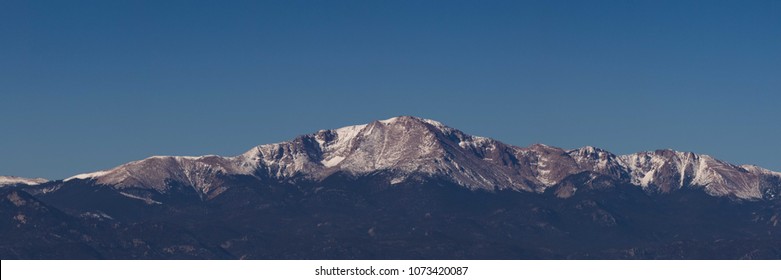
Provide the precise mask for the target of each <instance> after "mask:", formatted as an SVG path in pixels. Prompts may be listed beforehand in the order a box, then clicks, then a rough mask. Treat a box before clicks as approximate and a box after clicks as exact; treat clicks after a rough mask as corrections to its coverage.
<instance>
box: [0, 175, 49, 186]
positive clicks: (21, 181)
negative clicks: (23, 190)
mask: <svg viewBox="0 0 781 280" xmlns="http://www.w3.org/2000/svg"><path fill="white" fill-rule="evenodd" d="M48 181H49V180H46V179H43V178H35V179H30V178H22V177H15V176H0V187H3V186H11V185H30V186H32V185H39V184H43V183H46V182H48Z"/></svg>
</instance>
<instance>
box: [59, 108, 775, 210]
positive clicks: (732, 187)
mask: <svg viewBox="0 0 781 280" xmlns="http://www.w3.org/2000/svg"><path fill="white" fill-rule="evenodd" d="M335 172H344V173H348V174H353V175H356V176H360V175H364V174H376V173H378V172H382V173H385V174H390V177H389V184H399V183H402V182H404V181H407V180H409V179H412V178H421V177H423V178H434V177H435V178H445V179H447V180H450V181H452V182H453V183H457V184H459V185H462V186H464V187H467V188H471V189H489V190H494V189H514V190H523V191H534V192H542V191H544V190H545V189H546V188H549V187H552V186H555V185H556V184H558V183H559V182H561V181H562V180H564V179H565V178H567V177H568V176H572V175H574V174H578V173H582V172H592V173H595V174H602V175H606V176H609V177H611V178H613V179H615V180H616V181H618V182H626V183H630V184H634V185H637V186H639V187H642V188H644V189H647V190H649V191H659V192H669V191H673V190H676V189H680V188H684V187H699V188H703V189H704V190H705V191H706V192H708V193H710V194H712V195H732V196H736V197H740V198H751V199H754V198H763V197H767V196H768V195H775V193H777V192H778V191H779V190H781V174H779V173H778V172H772V171H769V170H766V169H762V168H759V167H755V166H735V165H731V164H728V163H725V162H722V161H719V160H716V159H714V158H712V157H710V156H707V155H697V154H694V153H686V152H677V151H672V150H657V151H652V152H641V153H635V154H630V155H621V156H618V155H615V154H612V153H610V152H608V151H605V150H603V149H599V148H596V147H591V146H586V147H583V148H579V149H573V150H564V149H561V148H557V147H551V146H546V145H542V144H535V145H532V146H529V147H517V146H511V145H507V144H504V143H502V142H499V141H496V140H493V139H490V138H485V137H479V136H472V135H469V134H466V133H464V132H461V131H459V130H457V129H454V128H451V127H448V126H446V125H444V124H442V123H440V122H437V121H433V120H427V119H421V118H417V117H409V116H401V117H395V118H391V119H387V120H381V121H375V122H371V123H368V124H363V125H354V126H347V127H343V128H338V129H332V130H320V131H318V132H316V133H313V134H307V135H302V136H299V137H296V138H294V139H292V140H290V141H285V142H280V143H274V144H265V145H259V146H256V147H253V148H252V149H250V150H248V151H247V152H245V153H243V154H241V155H238V156H234V157H220V156H201V157H177V156H155V157H150V158H147V159H144V160H140V161H134V162H130V163H127V164H124V165H121V166H118V167H116V168H113V169H110V170H104V171H98V172H93V173H86V174H80V175H76V176H73V177H71V178H68V179H66V181H71V180H75V179H79V180H94V181H95V182H96V183H99V184H104V185H113V186H115V187H117V188H125V187H141V188H152V189H156V190H159V191H166V190H167V189H169V188H170V187H171V186H172V184H180V185H187V186H192V187H194V188H195V189H197V190H199V191H200V192H201V193H202V194H204V195H206V196H214V195H219V194H220V193H221V192H222V191H224V190H226V189H227V188H229V187H230V184H228V183H225V182H226V181H225V178H226V177H228V176H231V175H244V176H253V177H255V178H257V179H259V180H274V181H279V180H289V179H292V178H303V179H307V180H314V181H317V180H322V179H324V178H326V177H328V176H330V175H331V174H334V173H335Z"/></svg>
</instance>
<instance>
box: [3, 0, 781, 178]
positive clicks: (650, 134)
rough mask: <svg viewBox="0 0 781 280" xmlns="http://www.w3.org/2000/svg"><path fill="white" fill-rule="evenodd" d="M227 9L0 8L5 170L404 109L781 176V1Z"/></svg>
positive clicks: (515, 134) (489, 129)
mask: <svg viewBox="0 0 781 280" xmlns="http://www.w3.org/2000/svg"><path fill="white" fill-rule="evenodd" d="M225 2H227V1H148V2H146V1H2V2H0V131H2V132H0V133H2V134H0V175H17V176H26V177H46V178H50V179H61V178H65V177H68V176H70V175H73V174H76V173H81V172H87V171H94V170H99V169H106V168H110V167H113V166H116V165H118V164H121V163H124V162H127V161H131V160H137V159H141V158H145V157H147V156H151V155H201V154H219V155H235V154H239V153H241V152H244V151H245V150H248V149H249V148H251V147H252V146H255V145H258V144H264V143H271V142H278V141H283V140H287V139H290V138H293V137H295V136H296V135H299V134H304V133H310V132H314V131H316V130H319V129H324V128H336V127H341V126H345V125H351V124H360V123H367V122H369V121H372V120H377V119H385V118H390V117H393V116H398V115H415V116H420V117H425V118H431V119H436V120H439V121H441V122H443V123H445V124H448V125H450V126H453V127H456V128H459V129H462V130H464V131H465V132H467V133H470V134H475V135H481V136H488V137H492V138H496V139H498V140H501V141H504V142H507V143H510V144H514V145H518V146H527V145H530V144H533V143H545V144H549V145H554V146H560V147H563V148H576V147H580V146H585V145H592V146H597V147H602V148H605V149H608V150H610V151H612V152H615V153H619V154H624V153H631V152H636V151H644V150H653V149H659V148H672V149H677V150H684V151H693V152H698V153H705V154H710V155H713V156H715V157H717V158H721V159H724V160H727V161H730V162H733V163H738V164H744V163H752V164H757V165H760V166H763V167H766V168H770V169H774V170H777V171H781V147H779V143H781V125H779V122H780V121H781V108H779V107H781V2H779V1H267V2H264V1H246V2H245V1H231V3H225Z"/></svg>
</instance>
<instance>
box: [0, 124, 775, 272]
mask: <svg viewBox="0 0 781 280" xmlns="http://www.w3.org/2000/svg"><path fill="white" fill-rule="evenodd" d="M0 186H3V187H2V188H1V189H0V190H2V199H0V206H1V207H0V214H2V217H1V218H2V219H3V221H2V227H0V232H2V237H3V238H2V239H3V240H2V241H0V257H2V258H4V259H6V258H88V259H92V258H112V259H116V258H119V259H124V258H129V259H136V258H210V259H213V258H261V259H264V258H265V259H268V258H272V259H277V258H293V259H301V258H328V259H330V258H336V259H342V258H372V259H373V258H383V259H384V258H402V259H407V258H413V259H416V258H424V259H425V258H445V259H451V258H489V259H508V258H509V259H514V258H646V259H647V258H726V259H732V258H772V259H778V258H781V245H779V244H781V242H779V241H781V230H779V229H780V228H779V225H778V220H779V219H780V217H781V211H779V209H781V199H779V195H781V173H778V172H773V171H770V170H767V169H763V168H760V167H757V166H753V165H734V164H730V163H727V162H724V161H721V160H718V159H715V158H713V157H711V156H708V155H700V154H695V153H691V152H679V151H673V150H656V151H647V152H639V153H634V154H628V155H616V154H612V153H610V152H608V151H605V150H602V149H599V148H595V147H591V146H587V147H583V148H579V149H573V150H566V149H562V148H557V147H551V146H547V145H542V144H535V145H532V146H529V147H517V146H513V145H509V144H505V143H502V142H500V141H496V140H494V139H490V138H485V137H479V136H472V135H469V134H466V133H464V132H462V131H459V130H457V129H454V128H451V127H448V126H446V125H444V124H442V123H440V122H437V121H434V120H429V119H422V118H417V117H411V116H401V117H395V118H391V119H387V120H380V121H374V122H371V123H368V124H364V125H355V126H348V127H343V128H339V129H333V130H320V131H318V132H315V133H312V134H306V135H302V136H298V137H296V138H294V139H292V140H290V141H285V142H281V143H274V144H265V145H259V146H256V147H253V148H251V149H249V150H248V151H247V152H245V153H243V154H240V155H236V156H231V157H223V156H216V155H208V156H197V157H189V156H154V157H150V158H146V159H142V160H139V161H133V162H129V163H126V164H123V165H120V166H117V167H115V168H112V169H108V170H102V171H97V172H91V173H84V174H78V175H75V176H72V177H70V178H67V179H64V180H55V181H47V180H45V179H25V178H19V177H6V176H0ZM39 241H40V242H39Z"/></svg>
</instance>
